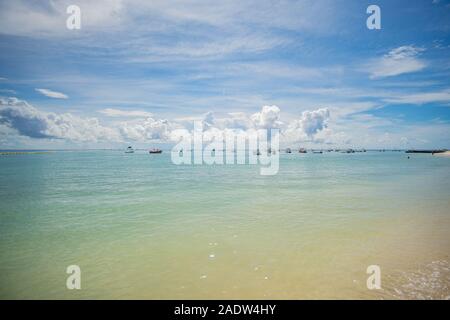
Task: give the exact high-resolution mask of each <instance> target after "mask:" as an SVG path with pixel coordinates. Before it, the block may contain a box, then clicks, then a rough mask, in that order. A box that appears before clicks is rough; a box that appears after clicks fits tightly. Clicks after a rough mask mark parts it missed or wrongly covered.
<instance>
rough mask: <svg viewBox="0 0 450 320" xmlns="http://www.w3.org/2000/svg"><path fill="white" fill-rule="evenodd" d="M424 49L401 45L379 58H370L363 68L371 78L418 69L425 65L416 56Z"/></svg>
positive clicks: (395, 74)
mask: <svg viewBox="0 0 450 320" xmlns="http://www.w3.org/2000/svg"><path fill="white" fill-rule="evenodd" d="M424 50H425V49H423V48H418V47H414V46H411V45H409V46H401V47H398V48H395V49H393V50H391V51H389V53H387V54H385V55H384V56H383V57H381V58H378V59H373V60H371V61H370V62H369V63H368V64H367V65H366V66H365V69H366V70H367V71H368V72H369V73H370V78H371V79H376V78H385V77H392V76H397V75H400V74H404V73H410V72H416V71H420V70H422V69H424V68H425V67H426V65H427V64H426V62H425V61H424V60H422V59H419V58H418V56H419V54H420V53H421V52H422V51H424Z"/></svg>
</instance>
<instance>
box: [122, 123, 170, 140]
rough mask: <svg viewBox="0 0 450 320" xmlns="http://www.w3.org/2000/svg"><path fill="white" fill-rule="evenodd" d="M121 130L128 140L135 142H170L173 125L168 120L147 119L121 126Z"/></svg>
mask: <svg viewBox="0 0 450 320" xmlns="http://www.w3.org/2000/svg"><path fill="white" fill-rule="evenodd" d="M119 130H120V133H121V135H122V136H123V137H124V139H126V140H133V141H140V142H145V141H150V140H151V141H158V142H163V141H169V140H170V139H171V130H172V125H171V124H170V123H169V121H167V120H155V119H153V118H147V119H145V120H137V121H132V122H125V123H122V124H120V126H119Z"/></svg>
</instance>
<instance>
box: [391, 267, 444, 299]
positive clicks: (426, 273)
mask: <svg viewBox="0 0 450 320" xmlns="http://www.w3.org/2000/svg"><path fill="white" fill-rule="evenodd" d="M384 283H385V284H386V285H383V286H384V289H385V293H386V294H387V295H388V296H389V297H391V298H394V299H402V300H403V299H417V300H435V299H436V300H443V299H446V300H449V299H450V264H449V262H448V261H446V260H437V261H433V262H431V263H429V264H427V265H425V266H423V267H421V268H419V269H418V270H415V271H408V272H400V273H396V274H393V275H390V276H388V277H387V280H386V281H384Z"/></svg>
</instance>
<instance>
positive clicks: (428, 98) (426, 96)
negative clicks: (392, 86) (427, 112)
mask: <svg viewBox="0 0 450 320" xmlns="http://www.w3.org/2000/svg"><path fill="white" fill-rule="evenodd" d="M385 100H386V101H387V102H390V103H398V104H424V103H433V102H444V103H448V102H450V89H447V90H443V91H435V92H424V93H413V94H404V95H398V96H394V97H392V98H388V99H385Z"/></svg>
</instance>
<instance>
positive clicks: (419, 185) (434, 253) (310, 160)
mask: <svg viewBox="0 0 450 320" xmlns="http://www.w3.org/2000/svg"><path fill="white" fill-rule="evenodd" d="M449 178H450V158H447V157H436V156H431V155H419V154H418V155H411V159H407V155H405V154H404V153H400V152H367V153H357V154H340V153H324V154H306V155H301V154H282V155H281V159H280V171H279V173H278V174H277V175H275V176H261V175H260V174H259V167H258V166H249V165H228V166H175V165H173V164H172V163H171V161H170V155H169V154H168V153H163V154H161V155H149V154H147V153H145V152H143V151H142V152H139V151H138V152H136V153H135V154H125V153H123V151H84V152H53V153H48V154H28V155H9V156H1V157H0V298H3V299H4V298H10V299H17V298H43V299H55V298H62V299H71V298H75V299H78V298H80V299H82V298H112V299H121V298H138V299H140V298H147V299H152V298H155V299H156V298H161V299H171V298H172V299H185V298H207V299H209V298H258V299H259V298H262V299H264V298H267V299H273V298H275V299H276V298H289V299H302V298H326V299H334V298H369V299H380V298H384V299H395V298H408V299H429V298H430V299H431V298H434V299H441V298H449V296H450V290H449V287H450V269H449V268H450V263H449V262H450V210H449V204H450V200H449V199H450V179H449ZM72 264H76V265H79V266H80V267H81V270H82V289H81V290H68V289H66V284H65V283H66V277H67V276H68V275H67V274H66V273H65V271H66V268H67V266H68V265H72ZM374 264H375V265H379V266H380V268H381V273H382V290H375V291H374V290H368V289H367V287H366V279H367V276H368V275H367V274H366V268H367V267H368V266H369V265H374Z"/></svg>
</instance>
